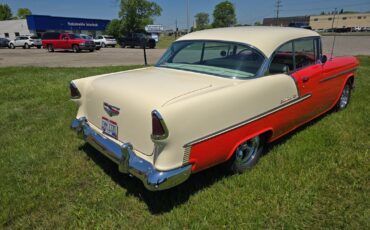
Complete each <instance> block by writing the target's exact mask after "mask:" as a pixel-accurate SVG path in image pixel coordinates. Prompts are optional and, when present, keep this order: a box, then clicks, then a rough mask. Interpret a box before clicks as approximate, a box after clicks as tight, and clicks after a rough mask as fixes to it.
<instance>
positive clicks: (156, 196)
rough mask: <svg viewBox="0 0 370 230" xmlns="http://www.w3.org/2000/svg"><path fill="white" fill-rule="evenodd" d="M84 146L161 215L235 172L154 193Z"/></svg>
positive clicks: (221, 171) (218, 171) (200, 176)
mask: <svg viewBox="0 0 370 230" xmlns="http://www.w3.org/2000/svg"><path fill="white" fill-rule="evenodd" d="M330 113H331V112H329V113H326V114H325V115H323V116H320V117H318V118H316V119H314V120H312V121H310V122H308V123H306V124H305V125H303V126H301V127H299V128H297V129H296V130H294V131H292V132H290V133H289V134H287V135H285V136H284V137H282V138H280V139H278V140H277V141H274V142H272V143H269V144H268V145H267V146H266V148H265V151H264V154H268V152H270V151H271V150H272V149H274V148H275V147H278V146H279V145H281V144H283V143H285V142H286V141H288V140H289V139H290V138H291V137H292V136H293V135H295V134H296V133H298V132H301V131H303V130H305V129H307V128H308V127H310V126H312V125H314V124H316V123H317V122H319V121H320V120H322V119H323V118H324V117H326V116H327V115H328V114H330ZM80 149H81V150H82V151H84V152H85V153H86V154H87V156H88V157H89V158H90V159H92V160H93V161H94V162H95V163H96V164H97V165H98V166H100V167H101V168H102V169H103V170H104V172H105V173H106V174H107V175H109V176H110V177H111V179H112V180H113V181H114V182H115V183H117V184H118V185H120V186H121V187H122V188H124V189H125V190H126V195H127V196H129V195H133V196H135V197H137V198H138V199H140V200H142V201H144V202H145V203H146V204H147V206H148V209H149V211H150V212H151V213H152V214H153V215H160V214H163V213H166V212H169V211H171V210H172V209H173V208H175V207H177V206H179V205H181V204H184V203H186V202H187V201H188V200H189V198H190V197H191V196H192V195H193V194H195V193H197V192H198V191H201V190H203V189H206V188H208V187H210V186H212V185H213V184H214V183H216V182H218V181H220V180H222V179H225V178H227V177H230V176H232V175H233V174H232V173H230V172H228V171H227V170H225V168H224V167H222V166H223V165H219V166H215V167H212V168H210V169H207V170H204V171H202V172H199V173H196V174H193V175H191V177H190V178H189V179H188V180H187V181H185V182H184V183H182V184H180V185H178V186H176V187H174V188H171V189H168V190H164V191H159V192H151V191H148V190H147V189H146V188H145V187H144V185H143V184H142V182H141V181H140V180H139V179H137V178H135V177H130V176H129V175H127V174H123V173H120V172H119V171H118V167H117V165H116V164H115V163H113V162H112V161H111V160H109V159H108V158H107V157H105V156H104V155H103V154H101V153H100V152H99V151H97V150H96V149H94V148H93V147H92V146H90V145H89V144H87V143H86V144H84V145H82V146H81V148H80Z"/></svg>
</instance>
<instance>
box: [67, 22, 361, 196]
mask: <svg viewBox="0 0 370 230" xmlns="http://www.w3.org/2000/svg"><path fill="white" fill-rule="evenodd" d="M357 66H358V61H357V59H356V58H354V57H335V58H331V57H328V58H327V57H326V56H325V55H323V54H322V45H321V40H320V36H319V35H318V34H317V33H316V32H313V31H310V30H306V29H297V28H277V27H237V28H222V29H212V30H204V31H200V32H195V33H191V34H188V35H186V36H183V37H181V38H180V39H178V40H177V41H176V42H175V43H173V45H172V46H171V47H170V48H169V49H168V50H167V51H166V52H165V54H164V55H163V56H162V58H161V59H160V60H159V62H158V63H157V65H156V66H154V67H148V68H143V69H136V70H131V71H124V72H118V73H111V74H105V75H100V76H94V77H88V78H84V79H78V80H73V81H72V82H71V85H70V88H71V95H72V100H73V101H74V102H75V103H76V104H77V105H78V112H77V117H76V119H75V120H74V121H73V123H72V128H73V129H75V130H76V131H77V132H78V133H79V134H80V136H81V137H83V138H84V139H85V140H86V141H87V142H88V143H90V144H91V145H92V146H94V147H95V148H96V149H98V150H99V151H101V152H102V153H103V154H104V155H106V156H107V157H109V158H110V159H111V160H112V161H114V162H115V163H117V164H118V168H119V171H120V172H123V173H128V174H131V175H133V176H136V177H138V178H139V179H141V180H142V182H143V183H144V185H145V187H146V188H147V189H149V190H163V189H167V188H170V187H173V186H175V185H178V184H180V183H182V182H183V181H185V180H186V179H187V178H188V177H189V176H190V175H191V174H192V173H196V172H199V171H201V170H204V169H207V168H209V167H212V166H214V165H218V164H221V163H223V162H226V165H228V166H229V168H230V169H231V170H232V171H234V172H243V171H245V170H246V169H249V168H251V167H252V166H253V165H254V164H255V163H256V162H257V161H258V159H259V158H260V156H261V152H262V148H263V146H264V145H265V144H266V143H269V142H272V141H274V140H276V139H277V138H279V137H281V136H283V135H284V134H287V133H288V132H290V131H292V130H294V129H295V128H297V127H299V126H300V125H302V124H304V123H306V122H308V121H310V120H312V119H314V118H315V117H318V116H320V115H321V114H323V113H325V112H327V111H329V110H331V109H333V108H337V109H338V110H340V109H343V108H345V107H346V106H347V104H348V102H349V99H350V95H351V89H352V88H353V86H354V76H355V71H356V68H357Z"/></svg>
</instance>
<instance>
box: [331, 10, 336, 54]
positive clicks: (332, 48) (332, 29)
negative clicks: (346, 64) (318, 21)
mask: <svg viewBox="0 0 370 230" xmlns="http://www.w3.org/2000/svg"><path fill="white" fill-rule="evenodd" d="M336 14H337V8H335V10H334V16H333V22H332V24H331V31H332V32H333V33H334V21H335V16H336ZM336 37H337V35H336V33H334V39H333V46H332V47H331V54H330V60H332V59H333V53H334V46H335V39H336Z"/></svg>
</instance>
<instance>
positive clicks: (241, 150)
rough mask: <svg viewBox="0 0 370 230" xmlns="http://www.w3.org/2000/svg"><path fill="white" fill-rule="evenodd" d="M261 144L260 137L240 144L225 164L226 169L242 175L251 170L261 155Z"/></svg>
mask: <svg viewBox="0 0 370 230" xmlns="http://www.w3.org/2000/svg"><path fill="white" fill-rule="evenodd" d="M263 142H264V141H263V138H262V137H261V136H255V137H253V138H251V139H249V140H247V141H245V142H243V143H241V144H240V145H239V146H238V147H237V148H236V150H235V152H234V154H233V156H232V158H231V159H230V160H229V162H228V163H227V166H228V167H227V168H228V169H229V170H230V171H232V172H234V173H243V172H244V171H246V170H248V169H251V168H252V167H253V166H254V165H255V164H256V163H257V162H258V160H259V158H260V157H261V155H262V151H263V145H264V143H263Z"/></svg>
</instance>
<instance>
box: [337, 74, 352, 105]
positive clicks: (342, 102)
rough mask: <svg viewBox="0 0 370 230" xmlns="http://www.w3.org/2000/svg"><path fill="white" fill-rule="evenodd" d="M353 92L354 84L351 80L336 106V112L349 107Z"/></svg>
mask: <svg viewBox="0 0 370 230" xmlns="http://www.w3.org/2000/svg"><path fill="white" fill-rule="evenodd" d="M351 90H352V84H351V82H350V80H348V81H347V83H346V85H345V86H344V88H343V91H342V94H341V95H340V98H339V100H338V102H337V104H336V106H335V110H336V111H340V110H343V109H345V108H346V107H347V106H348V104H349V101H350V98H351Z"/></svg>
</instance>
